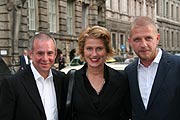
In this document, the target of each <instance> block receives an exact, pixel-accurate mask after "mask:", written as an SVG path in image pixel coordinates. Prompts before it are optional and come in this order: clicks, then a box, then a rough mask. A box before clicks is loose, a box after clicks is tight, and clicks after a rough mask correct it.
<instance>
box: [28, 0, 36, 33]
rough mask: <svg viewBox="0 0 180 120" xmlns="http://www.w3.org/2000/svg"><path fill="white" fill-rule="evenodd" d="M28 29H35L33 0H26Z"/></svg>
mask: <svg viewBox="0 0 180 120" xmlns="http://www.w3.org/2000/svg"><path fill="white" fill-rule="evenodd" d="M28 14H29V30H35V29H36V17H35V16H36V14H35V0H28Z"/></svg>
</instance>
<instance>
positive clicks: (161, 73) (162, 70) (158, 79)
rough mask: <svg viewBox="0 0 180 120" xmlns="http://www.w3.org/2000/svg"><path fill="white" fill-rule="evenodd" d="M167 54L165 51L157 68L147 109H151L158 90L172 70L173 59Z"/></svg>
mask: <svg viewBox="0 0 180 120" xmlns="http://www.w3.org/2000/svg"><path fill="white" fill-rule="evenodd" d="M167 56H168V54H167V53H164V52H163V56H162V58H161V60H160V63H159V67H158V69H157V73H156V76H155V80H154V84H153V87H152V90H151V94H150V98H149V102H148V107H147V109H149V108H150V106H151V105H152V103H153V100H154V98H155V97H156V96H157V94H158V91H159V89H160V87H161V85H162V83H163V81H164V80H165V79H166V75H167V74H168V72H169V70H170V65H169V64H171V61H169V60H168V58H167Z"/></svg>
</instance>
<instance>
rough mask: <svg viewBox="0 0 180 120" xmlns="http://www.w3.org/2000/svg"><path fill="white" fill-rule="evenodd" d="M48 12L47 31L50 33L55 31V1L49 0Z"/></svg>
mask: <svg viewBox="0 0 180 120" xmlns="http://www.w3.org/2000/svg"><path fill="white" fill-rule="evenodd" d="M48 5H49V6H48V8H49V9H48V10H49V11H48V12H49V29H50V32H56V31H57V20H56V19H57V16H56V15H57V14H56V11H57V10H56V1H55V0H49V2H48Z"/></svg>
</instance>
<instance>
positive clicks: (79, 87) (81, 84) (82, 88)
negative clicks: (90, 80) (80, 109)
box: [75, 65, 96, 110]
mask: <svg viewBox="0 0 180 120" xmlns="http://www.w3.org/2000/svg"><path fill="white" fill-rule="evenodd" d="M86 67H87V66H86V65H85V66H84V67H83V68H82V69H80V70H79V71H78V72H76V74H77V75H76V78H75V82H76V81H78V84H76V83H75V84H76V85H75V86H77V90H78V91H79V93H80V94H81V95H82V96H84V99H85V100H86V101H87V102H88V103H89V105H90V106H91V107H92V108H93V109H94V110H96V109H95V108H94V105H93V103H92V101H91V98H90V96H89V94H88V92H87V90H86V88H85V85H84V78H83V76H84V74H85V72H86ZM88 103H87V104H88Z"/></svg>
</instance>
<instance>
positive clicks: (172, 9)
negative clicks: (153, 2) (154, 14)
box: [171, 5, 174, 19]
mask: <svg viewBox="0 0 180 120" xmlns="http://www.w3.org/2000/svg"><path fill="white" fill-rule="evenodd" d="M173 14H174V6H173V5H171V18H172V19H173V17H174V15H173Z"/></svg>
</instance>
